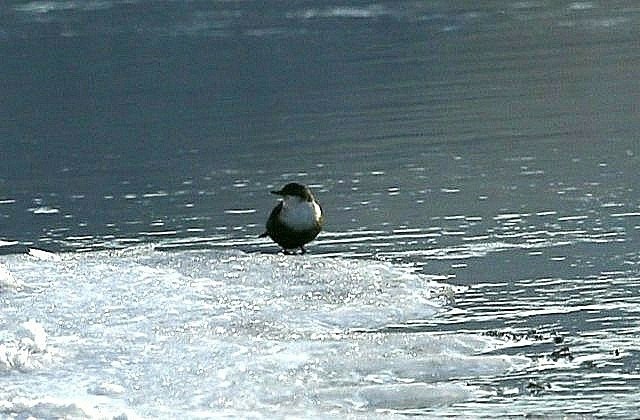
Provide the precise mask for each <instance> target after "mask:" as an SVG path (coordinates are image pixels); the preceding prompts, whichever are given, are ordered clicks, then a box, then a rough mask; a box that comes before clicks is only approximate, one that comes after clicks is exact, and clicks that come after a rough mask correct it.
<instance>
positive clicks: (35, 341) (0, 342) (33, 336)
mask: <svg viewBox="0 0 640 420" xmlns="http://www.w3.org/2000/svg"><path fill="white" fill-rule="evenodd" d="M50 358H51V355H50V354H49V353H48V352H47V334H46V333H45V331H44V328H43V327H42V325H41V324H39V323H37V322H35V321H27V322H24V323H22V324H21V325H20V326H19V327H18V328H17V330H16V332H15V335H13V336H8V333H7V332H6V331H5V332H3V334H2V335H0V372H1V371H10V370H18V371H27V370H31V369H37V368H39V367H41V366H42V365H43V364H44V363H46V362H48V361H50Z"/></svg>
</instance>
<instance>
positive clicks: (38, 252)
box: [29, 248, 60, 261]
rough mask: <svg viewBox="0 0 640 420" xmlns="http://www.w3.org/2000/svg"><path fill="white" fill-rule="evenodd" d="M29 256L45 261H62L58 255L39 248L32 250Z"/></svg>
mask: <svg viewBox="0 0 640 420" xmlns="http://www.w3.org/2000/svg"><path fill="white" fill-rule="evenodd" d="M29 256H30V257H33V258H36V259H38V260H43V261H60V257H59V256H58V255H57V254H54V253H53V252H49V251H44V250H42V249H37V248H30V249H29Z"/></svg>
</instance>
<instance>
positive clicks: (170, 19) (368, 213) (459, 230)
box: [0, 0, 640, 417]
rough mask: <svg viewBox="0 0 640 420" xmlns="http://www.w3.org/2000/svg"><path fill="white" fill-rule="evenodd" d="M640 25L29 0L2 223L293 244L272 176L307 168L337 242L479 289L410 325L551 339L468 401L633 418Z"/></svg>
mask: <svg viewBox="0 0 640 420" xmlns="http://www.w3.org/2000/svg"><path fill="white" fill-rule="evenodd" d="M638 28H640V5H638V4H637V2H635V1H612V2H606V3H603V2H551V1H530V2H529V1H527V2H509V1H489V2H482V3H477V2H467V1H456V2H439V1H434V2H413V1H401V2H377V3H370V2H335V3H327V2H321V1H283V2H266V3H265V2H253V1H248V2H225V1H219V2H210V1H191V2H173V1H158V2H151V1H144V0H141V1H117V0H95V1H79V0H78V1H74V0H67V1H32V2H25V1H9V2H4V3H2V5H0V55H1V56H2V57H3V59H2V62H1V63H0V75H1V77H0V90H1V92H2V93H1V99H0V114H1V115H0V147H1V150H2V160H1V164H0V239H1V240H3V241H7V242H16V244H14V245H13V247H14V248H13V249H17V248H20V247H22V246H36V247H40V248H45V249H49V250H53V251H61V250H62V251H88V250H96V249H104V248H113V247H124V246H128V245H131V244H135V243H140V242H160V243H161V244H162V245H163V246H164V247H165V248H167V249H170V248H172V247H178V248H190V247H194V248H198V247H204V248H207V247H237V248H240V249H243V250H248V251H254V250H265V251H268V252H272V251H275V247H274V246H272V245H271V244H268V243H267V242H264V241H259V240H257V239H255V237H256V236H257V235H258V234H259V233H261V231H262V228H263V223H264V220H265V218H266V216H267V215H268V213H269V211H270V208H271V206H272V205H273V204H274V202H273V197H272V196H270V195H269V194H268V191H269V190H270V189H272V188H273V187H274V186H276V187H277V186H280V185H282V184H284V183H286V182H288V181H290V180H297V181H300V182H305V183H308V184H310V185H311V186H312V187H313V189H314V190H315V191H316V192H317V196H318V198H319V199H320V200H321V202H322V204H323V207H324V208H325V210H326V212H327V218H328V225H327V232H326V233H325V234H324V235H322V236H321V237H320V238H319V240H318V241H316V242H315V243H314V244H312V245H311V246H310V250H311V252H312V253H313V254H314V255H315V254H321V255H333V254H340V255H347V256H353V257H358V258H376V259H388V260H392V261H394V262H398V263H400V264H406V263H408V264H413V265H415V266H417V267H422V270H423V271H424V272H425V273H430V274H440V275H442V276H443V277H444V278H446V279H447V281H449V282H451V283H453V284H460V285H465V286H469V289H468V291H467V292H466V293H464V294H463V295H461V296H458V297H457V299H456V304H455V306H454V310H452V311H451V312H450V313H449V314H447V315H446V316H445V317H443V318H441V319H437V320H436V321H429V322H427V323H424V324H421V323H416V324H415V325H412V326H411V327H410V328H415V329H416V330H420V331H424V330H427V331H431V330H433V331H449V330H451V331H465V330H468V331H471V332H477V333H481V334H498V335H503V334H506V333H510V332H513V333H514V334H515V338H512V339H513V340H514V342H517V341H518V339H523V340H524V341H523V342H526V344H523V345H522V346H516V347H514V349H513V350H512V352H514V354H525V355H528V356H531V357H533V358H535V359H536V360H537V359H538V358H539V360H540V365H539V366H537V367H536V368H532V370H531V371H530V372H524V373H519V374H517V375H514V376H512V377H500V378H493V377H492V378H486V379H478V378H473V379H472V381H473V383H474V384H479V385H483V386H484V385H486V386H488V387H492V389H498V390H499V392H497V393H496V395H495V396H494V397H492V398H487V399H486V400H483V401H472V402H469V403H468V404H464V405H461V406H454V407H452V408H451V414H452V415H460V414H461V413H473V412H474V411H473V410H478V411H477V412H478V413H486V412H487V411H486V410H491V412H493V413H496V414H497V415H501V414H504V415H516V416H517V415H550V416H557V415H560V414H568V415H578V416H581V415H584V416H592V415H593V416H596V417H598V416H603V417H611V416H621V417H627V416H629V415H631V413H635V410H637V409H638V408H639V407H640V395H639V394H638V393H637V392H636V389H637V387H638V385H639V381H640V356H639V354H638V351H637V348H638V344H639V343H638V334H639V332H640V328H639V320H640V317H639V316H640V306H639V304H640V293H639V290H638V288H639V286H638V280H639V279H640V271H639V269H638V265H639V264H640V255H639V253H638V245H637V244H638V239H639V235H640V194H639V193H638V190H637V187H636V186H637V185H638V181H639V179H638V178H639V177H638V168H639V167H640V140H639V139H638V134H637V133H638V132H640V130H639V129H640V119H639V118H638V117H639V115H640V114H639V113H638V98H640V84H638V80H640V70H639V69H640V47H639V45H640V44H639V43H638V39H640V31H639V30H638ZM404 328H409V327H407V326H405V327H404ZM530 330H535V333H534V332H532V331H530ZM527 332H528V333H527ZM565 346H566V347H567V348H566V349H564V347H565ZM554 352H555V353H554ZM553 359H555V360H553ZM558 360H559V361H560V362H561V363H558ZM552 362H553V363H552ZM562 362H565V363H562ZM514 389H516V390H517V392H515V391H514ZM425 410H426V411H427V412H428V411H429V409H428V408H426V409H425Z"/></svg>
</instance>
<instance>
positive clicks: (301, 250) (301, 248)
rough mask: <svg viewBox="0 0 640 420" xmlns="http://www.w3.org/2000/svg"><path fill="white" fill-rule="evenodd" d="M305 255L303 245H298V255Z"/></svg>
mask: <svg viewBox="0 0 640 420" xmlns="http://www.w3.org/2000/svg"><path fill="white" fill-rule="evenodd" d="M306 253H307V250H306V249H304V245H300V254H301V255H304V254H306Z"/></svg>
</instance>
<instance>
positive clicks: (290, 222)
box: [280, 197, 322, 230]
mask: <svg viewBox="0 0 640 420" xmlns="http://www.w3.org/2000/svg"><path fill="white" fill-rule="evenodd" d="M321 216H322V212H321V210H320V206H319V205H318V204H317V203H316V202H315V201H305V200H301V199H299V198H297V197H285V198H284V200H283V205H282V212H281V213H280V221H282V223H284V224H286V225H287V226H288V227H290V228H291V229H295V230H306V229H311V228H313V227H314V226H315V225H316V223H318V220H319V219H320V217H321Z"/></svg>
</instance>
